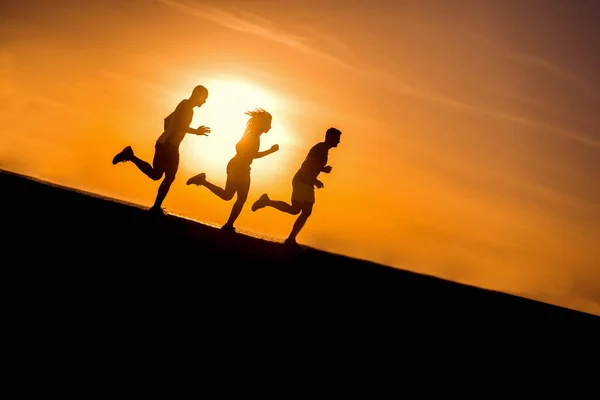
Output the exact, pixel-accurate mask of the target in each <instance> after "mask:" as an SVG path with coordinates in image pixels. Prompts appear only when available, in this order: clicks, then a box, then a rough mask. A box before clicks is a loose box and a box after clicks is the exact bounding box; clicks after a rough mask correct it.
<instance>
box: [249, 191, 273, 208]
mask: <svg viewBox="0 0 600 400" xmlns="http://www.w3.org/2000/svg"><path fill="white" fill-rule="evenodd" d="M269 200H271V199H269V196H268V195H267V194H266V193H265V194H263V195H262V196H260V197H259V198H258V200H256V201H255V202H254V204H252V211H256V210H260V209H261V208H264V207H265V206H266V205H267V201H269Z"/></svg>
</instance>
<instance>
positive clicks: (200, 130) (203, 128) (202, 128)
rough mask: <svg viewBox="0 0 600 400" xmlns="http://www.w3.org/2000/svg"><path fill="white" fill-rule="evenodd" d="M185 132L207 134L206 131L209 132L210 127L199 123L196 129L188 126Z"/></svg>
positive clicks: (199, 134)
mask: <svg viewBox="0 0 600 400" xmlns="http://www.w3.org/2000/svg"><path fill="white" fill-rule="evenodd" d="M185 133H192V134H194V135H198V136H208V133H210V128H209V127H208V126H204V125H201V126H199V127H198V128H196V129H194V128H192V127H191V126H188V128H187V130H186V132H185Z"/></svg>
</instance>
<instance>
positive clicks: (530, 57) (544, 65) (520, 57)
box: [455, 26, 595, 94]
mask: <svg viewBox="0 0 600 400" xmlns="http://www.w3.org/2000/svg"><path fill="white" fill-rule="evenodd" d="M455 29H458V30H460V31H462V32H463V33H465V34H466V35H468V36H469V37H470V38H471V39H474V40H477V41H479V42H481V43H483V44H484V45H486V46H487V47H488V48H489V47H492V48H494V49H495V50H496V51H498V52H500V53H501V54H503V55H504V56H505V57H506V58H508V59H510V60H513V61H515V62H518V63H519V64H521V65H526V66H534V67H537V68H539V69H541V70H544V71H545V72H547V73H550V74H552V75H554V76H555V77H557V78H560V79H562V80H563V81H564V82H566V83H568V84H570V85H572V86H574V87H576V88H577V89H581V90H584V91H585V92H587V93H588V94H595V92H594V91H593V90H592V86H593V85H592V84H591V83H590V82H588V81H587V80H585V79H584V78H582V77H580V76H579V75H577V74H575V73H573V72H571V71H569V70H568V69H567V68H565V67H562V66H560V65H558V64H555V63H553V62H551V61H548V60H546V59H544V58H542V57H540V56H538V55H535V54H527V53H522V52H518V51H515V50H512V49H510V48H508V47H506V46H504V45H503V44H501V43H499V42H497V41H494V40H492V39H490V38H489V37H487V36H485V35H483V34H482V33H480V32H477V31H475V30H472V29H470V28H467V27H464V26H459V27H455Z"/></svg>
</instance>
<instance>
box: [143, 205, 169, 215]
mask: <svg viewBox="0 0 600 400" xmlns="http://www.w3.org/2000/svg"><path fill="white" fill-rule="evenodd" d="M148 211H149V212H150V213H151V214H153V215H168V214H167V212H166V211H165V210H164V208H162V207H157V206H152V207H150V209H149V210H148Z"/></svg>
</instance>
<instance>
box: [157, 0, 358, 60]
mask: <svg viewBox="0 0 600 400" xmlns="http://www.w3.org/2000/svg"><path fill="white" fill-rule="evenodd" d="M158 1H159V2H161V3H164V4H166V5H168V6H170V7H173V8H175V9H178V10H180V11H182V12H184V13H187V14H189V15H193V16H196V17H199V18H202V19H206V20H209V21H212V22H214V23H217V24H219V25H221V26H224V27H226V28H229V29H233V30H236V31H239V32H243V33H248V34H250V35H255V36H259V37H262V38H264V39H268V40H272V41H274V42H277V43H281V44H284V45H287V46H289V47H292V48H294V49H296V50H299V51H301V52H303V53H306V54H310V55H313V56H316V57H319V58H322V59H324V60H327V61H330V62H332V63H335V64H337V65H339V66H341V67H344V68H349V69H353V67H352V66H350V65H348V64H347V63H345V62H344V61H342V60H340V59H339V58H336V57H334V56H332V55H330V54H327V53H325V52H322V51H319V50H317V49H315V48H314V47H311V46H310V45H308V44H307V43H306V42H307V38H303V37H300V36H295V35H291V34H289V33H285V32H282V31H280V30H277V29H276V28H274V27H272V26H270V25H272V24H271V22H270V21H269V20H267V19H265V18H263V17H260V16H257V15H255V14H252V13H249V12H247V11H241V10H238V11H237V15H236V14H234V13H233V12H230V11H226V10H223V9H219V8H215V7H211V6H207V5H201V4H193V5H192V4H189V3H185V2H182V1H175V0H158Z"/></svg>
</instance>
